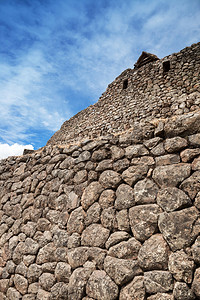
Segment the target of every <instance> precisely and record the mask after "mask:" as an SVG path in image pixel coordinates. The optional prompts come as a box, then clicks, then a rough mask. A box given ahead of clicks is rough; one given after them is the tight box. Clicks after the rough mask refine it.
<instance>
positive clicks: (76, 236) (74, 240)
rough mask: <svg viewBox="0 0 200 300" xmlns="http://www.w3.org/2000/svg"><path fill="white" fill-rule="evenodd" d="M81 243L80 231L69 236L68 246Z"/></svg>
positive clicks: (76, 245)
mask: <svg viewBox="0 0 200 300" xmlns="http://www.w3.org/2000/svg"><path fill="white" fill-rule="evenodd" d="M80 244H81V236H80V234H78V233H72V235H71V236H70V237H69V238H68V243H67V248H68V249H71V248H76V247H79V246H80Z"/></svg>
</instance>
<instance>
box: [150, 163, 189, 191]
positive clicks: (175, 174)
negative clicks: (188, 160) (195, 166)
mask: <svg viewBox="0 0 200 300" xmlns="http://www.w3.org/2000/svg"><path fill="white" fill-rule="evenodd" d="M190 171H191V166H190V165H189V164H182V163H181V164H176V165H169V166H159V167H157V168H156V169H155V170H154V171H153V175H152V177H153V179H154V180H155V182H156V183H157V184H158V185H159V186H160V187H169V186H177V185H178V184H179V183H181V182H182V181H183V180H184V179H186V178H187V177H189V176H190Z"/></svg>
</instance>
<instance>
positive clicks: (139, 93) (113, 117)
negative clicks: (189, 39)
mask: <svg viewBox="0 0 200 300" xmlns="http://www.w3.org/2000/svg"><path fill="white" fill-rule="evenodd" d="M165 62H169V64H170V69H169V70H168V71H165V70H164V67H163V63H165ZM125 80H127V83H128V85H127V88H126V89H123V86H124V81H125ZM199 96H200V43H198V44H194V45H192V46H191V47H187V48H185V49H183V50H181V51H180V52H179V53H175V54H172V55H169V56H167V57H164V58H163V59H160V60H157V61H155V62H150V63H148V64H146V65H144V66H142V67H141V68H139V69H127V70H125V71H124V72H123V73H122V74H121V75H120V76H119V77H117V78H116V79H115V80H114V81H113V82H112V83H111V84H110V85H109V86H108V88H107V90H106V92H105V93H104V94H103V95H102V96H101V97H100V99H99V100H98V102H97V103H96V104H94V105H91V106H89V107H88V108H86V109H85V110H83V111H81V112H79V113H78V114H76V115H75V116H74V117H72V118H71V119H70V120H68V121H66V122H65V123H64V124H63V125H62V127H61V129H60V130H59V131H57V132H56V133H55V134H54V135H53V137H52V138H51V139H50V140H49V141H48V143H47V144H63V143H66V142H74V141H79V140H81V139H83V138H85V137H90V138H95V137H97V136H102V135H107V134H110V133H116V132H122V131H124V130H126V129H128V128H133V127H135V126H137V123H138V122H140V123H141V122H143V123H145V122H149V121H150V120H152V119H154V118H166V117H171V116H173V115H181V114H184V113H188V112H192V111H195V110H196V109H198V108H199V104H200V100H199V99H200V97H199Z"/></svg>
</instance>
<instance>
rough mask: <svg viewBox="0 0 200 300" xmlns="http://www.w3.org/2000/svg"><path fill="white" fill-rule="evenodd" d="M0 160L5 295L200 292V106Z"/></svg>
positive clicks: (1, 285) (0, 271)
mask: <svg viewBox="0 0 200 300" xmlns="http://www.w3.org/2000/svg"><path fill="white" fill-rule="evenodd" d="M157 125H158V126H157V127H154V126H153V125H152V124H148V125H146V127H142V126H141V127H140V128H139V127H138V128H135V129H134V130H133V131H131V130H130V131H127V132H125V133H124V134H122V135H119V136H114V135H113V136H107V137H104V138H102V139H99V140H98V139H96V140H87V141H85V142H82V143H80V144H77V145H74V146H71V147H67V146H65V145H63V146H62V147H59V146H51V145H50V146H47V147H45V148H44V149H43V150H42V151H38V152H35V153H33V154H28V155H24V156H20V157H10V158H8V159H6V160H2V161H1V165H0V299H2V300H4V299H10V300H18V299H22V300H35V299H38V300H41V299H72V300H78V299H84V300H89V299H91V300H92V299H98V300H109V299H110V300H114V299H120V300H127V299H140V300H142V299H148V300H156V299H157V300H158V299H159V300H160V299H169V300H170V299H171V300H172V299H181V300H183V299H187V300H189V299H197V298H198V297H200V284H199V278H200V265H199V264H200V250H199V249H200V238H199V232H200V216H199V210H200V130H199V128H200V113H199V112H195V113H189V114H187V115H183V116H177V117H176V118H174V119H170V120H165V121H163V122H160V123H159V124H157Z"/></svg>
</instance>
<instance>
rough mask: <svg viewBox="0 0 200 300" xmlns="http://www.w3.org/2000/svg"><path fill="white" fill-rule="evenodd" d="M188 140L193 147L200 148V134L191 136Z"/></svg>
mask: <svg viewBox="0 0 200 300" xmlns="http://www.w3.org/2000/svg"><path fill="white" fill-rule="evenodd" d="M188 140H189V143H190V145H192V146H197V147H198V146H200V133H197V134H193V135H189V136H188Z"/></svg>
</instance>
